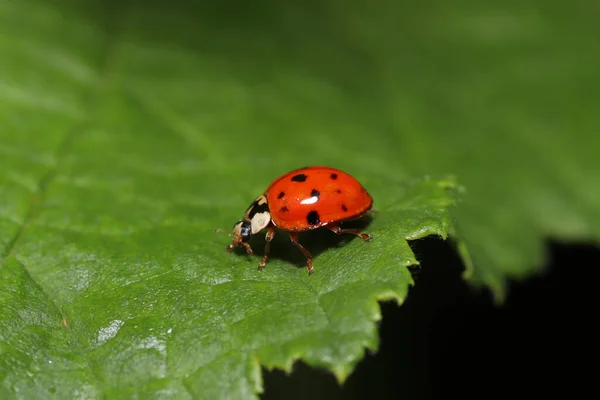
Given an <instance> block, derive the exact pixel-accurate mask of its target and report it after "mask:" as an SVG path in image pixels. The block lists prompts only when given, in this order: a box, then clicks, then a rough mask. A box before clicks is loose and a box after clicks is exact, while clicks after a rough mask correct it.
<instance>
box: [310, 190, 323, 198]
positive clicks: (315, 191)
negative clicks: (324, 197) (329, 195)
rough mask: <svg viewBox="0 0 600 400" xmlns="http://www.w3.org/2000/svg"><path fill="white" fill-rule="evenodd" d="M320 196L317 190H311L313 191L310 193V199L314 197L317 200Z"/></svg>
mask: <svg viewBox="0 0 600 400" xmlns="http://www.w3.org/2000/svg"><path fill="white" fill-rule="evenodd" d="M320 195H321V193H319V191H318V190H317V189H313V190H312V191H311V192H310V197H316V198H319V196H320Z"/></svg>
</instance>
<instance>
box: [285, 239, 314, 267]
mask: <svg viewBox="0 0 600 400" xmlns="http://www.w3.org/2000/svg"><path fill="white" fill-rule="evenodd" d="M290 240H291V241H292V244H293V245H294V246H296V247H297V248H299V249H300V251H301V252H302V254H304V257H306V269H308V273H309V274H312V272H313V266H312V254H310V253H309V252H308V250H306V249H305V248H304V246H302V245H301V244H300V243H299V242H298V232H290Z"/></svg>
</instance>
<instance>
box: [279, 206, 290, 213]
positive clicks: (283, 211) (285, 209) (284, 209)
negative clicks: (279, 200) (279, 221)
mask: <svg viewBox="0 0 600 400" xmlns="http://www.w3.org/2000/svg"><path fill="white" fill-rule="evenodd" d="M288 211H290V210H288V208H287V207H286V206H283V207H281V208H280V209H279V212H281V213H286V212H288Z"/></svg>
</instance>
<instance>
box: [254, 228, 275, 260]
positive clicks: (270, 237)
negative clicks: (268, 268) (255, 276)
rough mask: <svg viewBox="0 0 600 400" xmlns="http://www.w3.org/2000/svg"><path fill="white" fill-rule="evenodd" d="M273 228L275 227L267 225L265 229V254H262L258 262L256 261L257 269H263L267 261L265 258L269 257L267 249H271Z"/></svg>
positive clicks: (273, 234)
mask: <svg viewBox="0 0 600 400" xmlns="http://www.w3.org/2000/svg"><path fill="white" fill-rule="evenodd" d="M275 230H276V228H275V227H274V226H269V228H268V230H267V235H266V236H265V240H266V241H267V243H266V244H265V255H264V256H263V258H262V260H260V262H259V263H258V269H259V270H261V269H263V267H264V266H265V264H266V263H267V260H268V259H269V251H270V250H271V240H273V236H275Z"/></svg>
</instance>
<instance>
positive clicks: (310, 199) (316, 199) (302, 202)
mask: <svg viewBox="0 0 600 400" xmlns="http://www.w3.org/2000/svg"><path fill="white" fill-rule="evenodd" d="M317 201H319V198H318V197H317V196H313V197H309V198H308V199H304V200H302V201H301V202H300V204H315V203H316V202H317Z"/></svg>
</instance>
